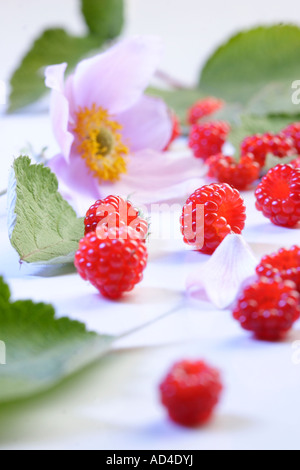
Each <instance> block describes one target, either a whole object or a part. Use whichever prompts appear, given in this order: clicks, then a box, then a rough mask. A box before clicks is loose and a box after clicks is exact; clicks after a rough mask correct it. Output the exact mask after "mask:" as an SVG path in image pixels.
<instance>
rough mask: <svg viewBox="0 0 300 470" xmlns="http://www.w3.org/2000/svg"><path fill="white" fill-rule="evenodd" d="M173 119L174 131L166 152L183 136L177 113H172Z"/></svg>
mask: <svg viewBox="0 0 300 470" xmlns="http://www.w3.org/2000/svg"><path fill="white" fill-rule="evenodd" d="M171 118H172V123H173V131H172V135H171V139H170V141H169V143H168V144H167V145H166V147H165V149H164V152H166V151H167V150H169V148H170V147H171V144H172V143H173V142H174V141H175V140H176V139H177V138H178V137H179V136H180V135H181V126H180V121H179V119H178V117H177V116H176V114H175V113H172V114H171Z"/></svg>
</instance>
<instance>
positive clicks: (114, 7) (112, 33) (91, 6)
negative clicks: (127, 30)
mask: <svg viewBox="0 0 300 470" xmlns="http://www.w3.org/2000/svg"><path fill="white" fill-rule="evenodd" d="M81 4H82V7H81V8H82V13H83V15H84V18H85V21H86V24H87V26H88V28H89V30H90V32H91V34H95V35H97V36H98V37H99V38H102V39H104V40H107V39H114V38H115V37H116V36H119V34H120V33H121V31H122V26H123V22H124V1H123V0H81Z"/></svg>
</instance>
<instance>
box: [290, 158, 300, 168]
mask: <svg viewBox="0 0 300 470" xmlns="http://www.w3.org/2000/svg"><path fill="white" fill-rule="evenodd" d="M290 165H292V167H293V168H300V157H298V158H295V160H293V161H291V162H290Z"/></svg>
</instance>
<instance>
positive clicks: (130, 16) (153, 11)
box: [0, 0, 300, 83]
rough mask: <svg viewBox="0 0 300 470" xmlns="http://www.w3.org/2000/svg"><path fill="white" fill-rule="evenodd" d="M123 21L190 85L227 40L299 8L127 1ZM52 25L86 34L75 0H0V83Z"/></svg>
mask: <svg viewBox="0 0 300 470" xmlns="http://www.w3.org/2000/svg"><path fill="white" fill-rule="evenodd" d="M126 17H127V24H126V29H125V34H158V35H159V36H161V37H162V38H163V40H164V42H165V52H166V53H165V59H164V62H163V64H162V66H163V68H164V69H165V70H167V71H168V72H170V73H172V74H174V75H176V76H177V77H178V78H180V79H182V80H184V81H186V82H187V83H192V82H193V81H195V80H196V79H197V73H198V70H199V68H200V65H201V64H202V63H203V62H204V61H205V59H206V58H207V57H208V56H209V54H210V53H211V52H212V51H213V50H214V49H215V48H216V47H217V46H218V45H219V44H221V43H222V42H223V41H224V39H225V38H226V37H229V36H230V35H231V34H232V33H234V32H237V31H239V30H241V29H243V28H248V27H252V26H254V25H256V24H269V23H272V22H294V23H300V9H299V2H298V1H297V0H285V1H283V0H263V1H261V0H252V1H251V2H243V1H239V0H227V1H226V2H224V1H223V0H210V1H206V0H205V1H204V0H127V12H126ZM55 26H62V27H66V28H67V29H68V30H69V31H70V32H73V33H76V34H81V33H83V32H84V31H85V25H84V23H83V21H82V18H81V17H80V14H79V1H78V0H9V1H7V0H0V35H1V36H0V37H1V50H0V79H1V78H2V79H6V78H7V77H8V76H9V74H11V72H12V71H13V70H14V68H15V67H16V64H17V63H18V60H19V59H20V58H21V56H22V54H24V52H25V51H26V50H27V49H28V47H29V45H30V43H31V41H32V40H33V39H34V38H35V37H36V36H37V35H38V34H39V33H40V32H41V31H42V29H43V28H45V27H55ZM298 78H299V77H298Z"/></svg>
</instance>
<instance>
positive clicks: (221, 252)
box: [186, 234, 258, 309]
mask: <svg viewBox="0 0 300 470" xmlns="http://www.w3.org/2000/svg"><path fill="white" fill-rule="evenodd" d="M257 264H258V261H257V259H256V258H255V256H254V254H253V253H252V251H251V249H250V247H249V245H248V244H247V243H246V242H245V240H244V238H243V237H242V236H241V235H236V234H232V235H228V236H227V237H226V238H225V239H224V240H223V242H222V243H221V245H220V246H219V247H218V248H217V250H216V251H215V253H214V254H213V255H212V256H211V257H210V259H209V261H207V262H206V263H203V264H202V265H201V266H199V267H198V269H197V271H196V272H194V273H192V274H191V275H190V276H189V277H188V279H187V284H186V288H187V292H188V294H189V295H190V296H191V297H192V298H193V299H198V300H204V298H205V295H206V296H207V297H208V298H209V300H210V301H211V302H212V303H213V304H214V305H215V306H216V307H218V308H220V309H225V308H227V307H229V306H230V305H231V304H232V303H233V302H234V301H235V299H236V298H237V295H238V293H239V291H240V288H241V286H242V284H243V283H244V282H245V281H246V280H247V279H249V278H250V277H252V276H253V275H254V274H255V268H256V266H257Z"/></svg>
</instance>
